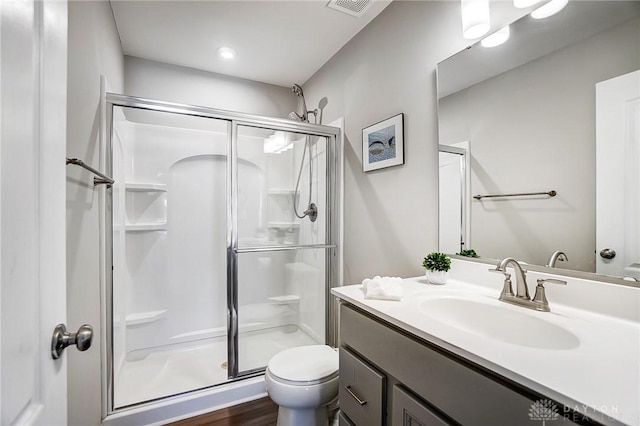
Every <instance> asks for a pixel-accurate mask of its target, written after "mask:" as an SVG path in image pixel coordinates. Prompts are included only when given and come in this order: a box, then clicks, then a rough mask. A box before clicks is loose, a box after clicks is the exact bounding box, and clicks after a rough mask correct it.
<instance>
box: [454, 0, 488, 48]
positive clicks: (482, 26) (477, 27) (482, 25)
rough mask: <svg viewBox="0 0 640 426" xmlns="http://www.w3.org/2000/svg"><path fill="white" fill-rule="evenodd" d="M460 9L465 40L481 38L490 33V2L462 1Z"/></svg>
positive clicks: (480, 0) (486, 0) (477, 0)
mask: <svg viewBox="0 0 640 426" xmlns="http://www.w3.org/2000/svg"><path fill="white" fill-rule="evenodd" d="M460 9H461V12H462V35H463V36H464V38H466V39H475V38H480V37H482V36H483V35H485V34H486V33H487V32H488V31H489V29H490V28H491V25H490V21H489V0H461V1H460Z"/></svg>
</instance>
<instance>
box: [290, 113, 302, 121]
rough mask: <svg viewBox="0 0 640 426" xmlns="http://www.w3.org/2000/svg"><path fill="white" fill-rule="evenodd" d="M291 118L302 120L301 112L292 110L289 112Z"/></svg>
mask: <svg viewBox="0 0 640 426" xmlns="http://www.w3.org/2000/svg"><path fill="white" fill-rule="evenodd" d="M289 120H293V121H302V117H300V114H298V113H297V112H293V111H291V112H290V113H289Z"/></svg>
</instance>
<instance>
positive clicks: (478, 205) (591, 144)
mask: <svg viewBox="0 0 640 426" xmlns="http://www.w3.org/2000/svg"><path fill="white" fill-rule="evenodd" d="M638 40H640V2H635V1H631V2H626V1H579V2H578V1H575V2H570V3H569V5H568V6H567V7H566V8H565V9H564V10H563V11H561V12H560V13H559V14H557V15H554V16H552V17H550V18H547V19H544V20H534V19H532V18H531V17H529V16H525V17H524V18H522V19H520V20H518V21H516V22H515V23H513V24H512V25H511V38H510V39H509V40H508V41H507V42H506V43H505V44H503V45H500V46H497V47H493V48H486V47H483V46H481V44H480V43H476V44H475V45H473V46H471V47H469V48H468V49H465V50H464V51H462V52H460V53H458V54H456V55H454V56H453V57H451V58H449V59H447V60H445V61H443V62H441V63H440V64H438V94H439V96H438V97H439V99H438V103H439V104H438V126H439V132H440V144H441V145H454V146H455V145H457V144H459V143H460V142H463V141H465V142H466V143H468V153H469V157H470V161H469V164H470V169H471V171H470V185H469V186H467V188H469V191H468V192H467V195H466V196H465V198H464V203H469V205H470V209H469V214H468V216H467V217H468V220H467V221H465V220H461V221H460V227H459V228H458V235H459V236H460V241H464V242H465V243H466V244H465V245H464V246H461V248H472V249H475V251H476V252H477V253H478V254H479V255H480V256H481V257H482V258H489V259H501V258H504V257H507V256H511V257H515V258H517V259H519V260H521V261H524V262H527V263H529V264H533V265H541V266H543V265H547V264H548V263H549V261H550V258H551V256H552V254H553V253H554V252H556V251H562V252H564V253H565V254H566V258H567V260H566V261H558V262H557V263H556V264H555V267H556V268H563V269H564V268H566V269H571V270H574V271H581V272H595V273H598V274H606V275H611V276H617V277H623V276H628V277H635V278H636V279H640V224H639V223H640V220H638V218H639V217H640V172H639V170H640V168H639V167H638V165H639V164H640V88H639V87H638V86H639V84H638V83H639V82H640V72H639V71H638V69H640V49H639V48H638ZM634 72H635V73H634ZM441 158H442V157H441ZM443 165H444V164H441V170H442V166H443ZM441 179H443V178H442V177H441ZM440 188H441V191H442V188H443V184H442V183H441V186H440ZM447 191H449V190H447ZM551 191H556V195H555V196H553V197H552V196H549V195H548V194H547V193H549V192H551ZM537 192H541V193H542V194H540V195H527V196H516V197H495V198H480V199H475V198H472V197H473V196H476V195H503V194H522V193H537ZM441 197H442V193H441ZM440 218H441V221H440V226H441V231H440V233H441V235H447V234H448V235H450V233H451V230H450V229H449V230H448V231H447V230H445V229H444V228H442V227H444V226H450V223H451V220H449V216H448V215H447V214H444V213H443V212H441V215H440ZM457 218H458V216H455V217H454V219H453V221H454V222H455V221H457V220H458V219H457ZM461 218H462V219H464V216H462V217H461ZM447 223H448V224H447ZM463 232H467V233H468V234H469V235H468V236H465V235H464V233H463ZM606 249H608V250H609V251H607V250H606ZM440 250H441V251H446V252H449V253H455V252H457V251H454V249H453V248H452V247H451V246H449V245H444V243H442V242H441V246H440ZM601 251H602V252H603V253H604V254H603V255H601V254H600V253H601ZM613 251H615V252H616V255H615V256H614V257H610V254H611V252H613Z"/></svg>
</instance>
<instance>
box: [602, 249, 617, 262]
mask: <svg viewBox="0 0 640 426" xmlns="http://www.w3.org/2000/svg"><path fill="white" fill-rule="evenodd" d="M600 257H601V258H603V259H613V258H614V257H616V251H615V250H611V249H608V248H606V249H602V250H601V251H600Z"/></svg>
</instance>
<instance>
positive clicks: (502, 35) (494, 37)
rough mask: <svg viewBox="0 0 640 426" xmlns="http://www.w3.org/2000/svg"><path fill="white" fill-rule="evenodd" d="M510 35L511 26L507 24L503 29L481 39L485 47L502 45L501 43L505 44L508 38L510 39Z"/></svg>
mask: <svg viewBox="0 0 640 426" xmlns="http://www.w3.org/2000/svg"><path fill="white" fill-rule="evenodd" d="M510 35H511V30H510V29H509V26H508V25H507V26H506V27H504V28H502V29H501V30H499V31H496V32H495V33H493V34H491V35H489V36H486V37H485V38H483V39H482V40H481V41H480V44H481V45H482V46H483V47H496V46H500V45H501V44H504V43H505V42H506V41H507V40H509V36H510Z"/></svg>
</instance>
